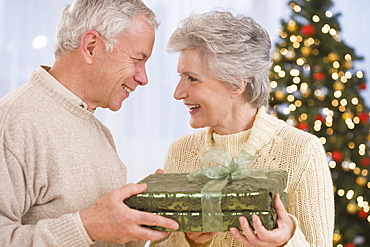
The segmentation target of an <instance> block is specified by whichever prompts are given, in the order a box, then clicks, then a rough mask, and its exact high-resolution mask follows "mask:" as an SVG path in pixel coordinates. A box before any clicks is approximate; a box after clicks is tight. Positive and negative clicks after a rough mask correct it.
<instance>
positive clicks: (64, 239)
mask: <svg viewBox="0 0 370 247" xmlns="http://www.w3.org/2000/svg"><path fill="white" fill-rule="evenodd" d="M49 226H50V231H51V232H52V233H53V235H54V236H55V238H56V239H57V242H58V243H60V244H61V243H63V245H62V246H88V244H87V242H86V240H85V239H84V237H83V236H82V233H81V231H79V228H78V227H77V224H76V222H75V220H74V218H73V215H72V214H65V215H63V216H61V217H59V218H58V219H56V220H53V221H51V224H49Z"/></svg>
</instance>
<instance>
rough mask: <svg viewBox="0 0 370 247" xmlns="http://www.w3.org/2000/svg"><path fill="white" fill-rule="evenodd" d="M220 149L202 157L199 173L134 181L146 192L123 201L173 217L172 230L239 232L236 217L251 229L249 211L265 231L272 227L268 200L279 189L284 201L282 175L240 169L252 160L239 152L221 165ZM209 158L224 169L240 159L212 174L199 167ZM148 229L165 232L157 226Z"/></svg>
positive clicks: (272, 213) (273, 216)
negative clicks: (242, 218)
mask: <svg viewBox="0 0 370 247" xmlns="http://www.w3.org/2000/svg"><path fill="white" fill-rule="evenodd" d="M220 152H221V153H220ZM224 152H225V151H223V150H216V152H215V150H213V152H212V153H211V154H212V155H211V156H210V155H208V156H207V155H206V156H205V159H203V160H202V162H201V164H202V167H203V169H201V170H203V171H200V170H198V171H196V172H193V173H165V174H151V175H149V176H147V177H146V178H144V179H143V180H141V181H140V182H139V183H146V184H147V185H148V187H147V189H146V191H145V192H143V193H141V194H137V195H134V196H131V197H130V198H127V199H126V200H125V204H126V205H128V206H129V207H131V208H134V209H137V210H141V211H146V212H152V213H154V214H158V215H162V216H165V217H168V218H171V219H174V220H176V221H177V222H178V223H179V225H180V227H179V229H178V230H177V231H203V232H211V231H228V230H230V227H236V228H238V229H240V230H241V227H240V225H239V217H240V216H244V217H246V218H247V219H248V221H249V222H250V224H251V225H252V227H253V224H252V222H251V219H252V215H253V214H256V215H258V216H259V217H260V219H261V221H262V224H263V225H264V226H265V227H266V229H269V230H271V229H273V228H275V224H276V217H277V216H276V212H275V209H274V206H273V201H274V200H273V198H274V194H276V193H279V194H280V195H281V198H282V199H283V203H284V204H285V205H287V200H286V198H287V195H286V193H285V192H284V189H285V187H286V183H287V173H286V172H285V171H277V170H268V169H252V168H244V166H245V163H246V162H240V160H243V161H246V160H247V161H248V162H250V161H253V159H252V157H253V156H250V155H249V154H248V155H245V153H243V154H244V157H239V156H240V155H239V156H238V157H239V159H238V157H237V158H235V159H232V157H231V158H230V157H229V158H228V159H227V162H226V163H227V164H226V165H225V164H224V163H225V162H221V161H220V159H219V158H217V157H220V156H221V157H222V156H224ZM215 157H216V158H215ZM210 160H211V161H212V162H214V163H216V164H218V165H220V164H221V165H222V166H225V167H227V168H229V167H231V168H233V167H235V166H233V164H234V163H239V165H238V167H239V168H238V169H234V170H233V171H232V172H230V171H227V172H226V174H227V175H225V174H224V173H225V169H224V170H223V171H221V172H220V171H218V172H219V173H221V174H223V175H222V176H218V175H217V176H215V175H214V174H215V171H214V170H207V169H213V168H215V167H205V166H204V165H203V164H205V163H207V162H209V161H210ZM230 162H231V164H229V163H230ZM248 162H247V163H248ZM226 170H227V169H226ZM241 170H242V173H244V174H242V175H240V174H239V173H240V172H241ZM216 173H217V172H216ZM202 174H207V175H209V176H207V175H202ZM232 174H233V175H232ZM210 177H211V178H210ZM150 228H153V229H156V230H165V231H170V229H163V228H161V227H157V226H154V227H153V226H150Z"/></svg>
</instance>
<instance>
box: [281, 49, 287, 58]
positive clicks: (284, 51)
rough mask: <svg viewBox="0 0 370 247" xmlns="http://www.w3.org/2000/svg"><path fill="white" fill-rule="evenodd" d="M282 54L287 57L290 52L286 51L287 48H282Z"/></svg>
mask: <svg viewBox="0 0 370 247" xmlns="http://www.w3.org/2000/svg"><path fill="white" fill-rule="evenodd" d="M280 53H281V55H284V56H285V55H286V54H288V50H287V49H286V48H282V49H280Z"/></svg>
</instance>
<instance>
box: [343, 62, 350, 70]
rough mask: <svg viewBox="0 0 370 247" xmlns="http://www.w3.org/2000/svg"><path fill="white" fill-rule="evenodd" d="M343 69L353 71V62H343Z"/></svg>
mask: <svg viewBox="0 0 370 247" xmlns="http://www.w3.org/2000/svg"><path fill="white" fill-rule="evenodd" d="M343 68H345V69H352V62H350V61H344V62H343Z"/></svg>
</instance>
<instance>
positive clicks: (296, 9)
mask: <svg viewBox="0 0 370 247" xmlns="http://www.w3.org/2000/svg"><path fill="white" fill-rule="evenodd" d="M293 10H294V11H295V12H297V13H298V12H301V10H302V8H301V6H299V5H295V6H294V7H293Z"/></svg>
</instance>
